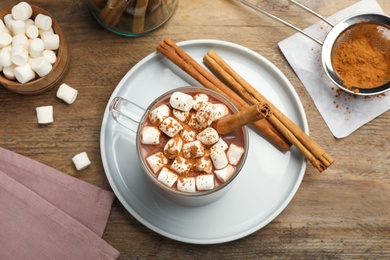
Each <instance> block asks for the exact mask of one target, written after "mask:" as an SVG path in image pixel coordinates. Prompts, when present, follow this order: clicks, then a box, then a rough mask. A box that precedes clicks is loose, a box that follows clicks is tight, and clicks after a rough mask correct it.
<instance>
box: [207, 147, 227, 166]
mask: <svg viewBox="0 0 390 260" xmlns="http://www.w3.org/2000/svg"><path fill="white" fill-rule="evenodd" d="M210 157H211V160H212V162H213V165H214V167H215V169H217V170H219V169H222V168H225V167H226V166H227V165H228V163H229V161H228V159H227V156H226V153H225V152H224V151H216V150H214V151H211V152H210Z"/></svg>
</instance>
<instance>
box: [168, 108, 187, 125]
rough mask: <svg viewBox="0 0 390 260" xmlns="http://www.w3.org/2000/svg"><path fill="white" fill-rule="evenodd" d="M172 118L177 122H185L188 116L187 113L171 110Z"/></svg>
mask: <svg viewBox="0 0 390 260" xmlns="http://www.w3.org/2000/svg"><path fill="white" fill-rule="evenodd" d="M172 114H173V116H174V117H175V118H176V119H177V120H179V121H180V122H185V121H186V119H187V117H188V115H189V114H190V113H189V112H188V111H180V110H178V109H173V110H172Z"/></svg>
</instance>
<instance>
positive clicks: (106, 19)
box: [99, 0, 129, 27]
mask: <svg viewBox="0 0 390 260" xmlns="http://www.w3.org/2000/svg"><path fill="white" fill-rule="evenodd" d="M128 2H129V0H108V1H107V3H106V5H105V6H104V7H103V9H102V11H101V12H100V15H99V18H100V20H101V21H102V23H104V24H105V25H107V26H110V27H114V26H115V25H117V24H118V22H119V19H120V17H121V16H122V14H123V12H124V11H125V9H126V6H127V4H128Z"/></svg>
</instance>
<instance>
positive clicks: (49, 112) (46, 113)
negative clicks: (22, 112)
mask: <svg viewBox="0 0 390 260" xmlns="http://www.w3.org/2000/svg"><path fill="white" fill-rule="evenodd" d="M35 110H36V112H37V118H38V124H50V123H53V106H40V107H37V108H36V109H35Z"/></svg>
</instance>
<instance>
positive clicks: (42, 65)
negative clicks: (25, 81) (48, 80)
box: [31, 57, 53, 77]
mask: <svg viewBox="0 0 390 260" xmlns="http://www.w3.org/2000/svg"><path fill="white" fill-rule="evenodd" d="M52 67H53V66H52V65H51V63H50V62H48V61H47V60H46V59H45V58H43V57H39V58H37V59H36V60H35V61H34V62H33V63H32V65H31V68H32V69H33V70H34V71H35V72H36V73H37V74H38V75H39V76H40V77H44V76H46V75H47V74H49V72H50V71H51V69H52Z"/></svg>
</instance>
